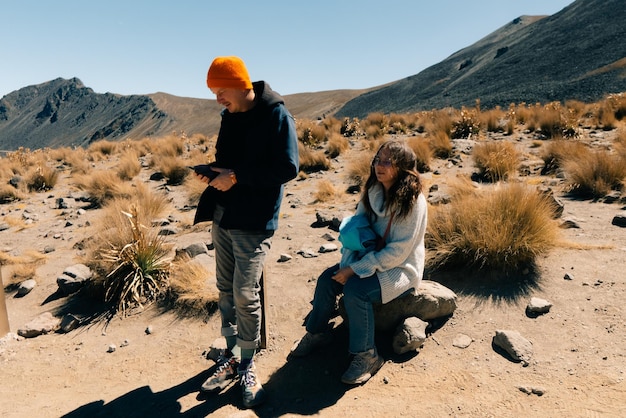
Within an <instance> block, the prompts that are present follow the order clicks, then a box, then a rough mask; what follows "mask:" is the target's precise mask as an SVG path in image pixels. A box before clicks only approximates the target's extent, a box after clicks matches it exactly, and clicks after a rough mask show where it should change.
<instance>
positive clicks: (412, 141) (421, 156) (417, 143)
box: [407, 136, 433, 173]
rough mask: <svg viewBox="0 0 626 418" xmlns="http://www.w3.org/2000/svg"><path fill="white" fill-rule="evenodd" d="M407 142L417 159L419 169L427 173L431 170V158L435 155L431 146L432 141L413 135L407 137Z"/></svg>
mask: <svg viewBox="0 0 626 418" xmlns="http://www.w3.org/2000/svg"><path fill="white" fill-rule="evenodd" d="M407 144H408V145H409V147H411V149H412V150H413V152H414V153H415V157H416V159H417V164H416V165H417V167H416V168H417V171H419V172H420V173H426V172H428V171H430V160H431V159H432V156H433V151H432V149H431V148H430V141H428V140H427V139H425V138H422V137H419V136H412V137H409V138H408V139H407Z"/></svg>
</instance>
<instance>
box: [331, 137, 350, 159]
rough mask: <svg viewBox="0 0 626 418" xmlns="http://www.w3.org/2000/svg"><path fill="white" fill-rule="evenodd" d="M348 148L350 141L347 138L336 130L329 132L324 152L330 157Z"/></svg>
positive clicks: (336, 155) (334, 156)
mask: <svg viewBox="0 0 626 418" xmlns="http://www.w3.org/2000/svg"><path fill="white" fill-rule="evenodd" d="M348 149H350V141H348V138H346V137H345V136H343V135H341V134H340V133H338V132H334V133H332V134H330V137H329V138H328V145H327V147H326V152H327V154H328V156H329V157H330V158H336V157H338V156H339V155H341V154H342V153H343V152H346V151H347V150H348Z"/></svg>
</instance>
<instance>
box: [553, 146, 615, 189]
mask: <svg viewBox="0 0 626 418" xmlns="http://www.w3.org/2000/svg"><path fill="white" fill-rule="evenodd" d="M563 169H564V171H565V173H566V179H567V184H568V188H569V192H570V193H571V194H573V195H576V196H580V197H583V198H597V197H603V196H605V195H606V194H608V193H609V192H610V191H612V190H622V188H623V187H624V179H626V160H625V159H624V158H623V156H622V155H619V154H617V153H611V152H610V151H606V150H595V151H589V152H586V153H580V154H578V155H577V156H576V157H575V158H570V159H568V160H567V161H565V162H564V164H563Z"/></svg>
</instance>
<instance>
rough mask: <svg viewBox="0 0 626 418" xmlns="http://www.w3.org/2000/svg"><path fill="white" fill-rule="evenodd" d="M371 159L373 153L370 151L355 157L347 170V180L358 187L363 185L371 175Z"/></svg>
mask: <svg viewBox="0 0 626 418" xmlns="http://www.w3.org/2000/svg"><path fill="white" fill-rule="evenodd" d="M373 158H374V152H373V151H371V150H368V151H365V152H362V153H361V154H359V155H358V156H355V157H354V158H353V159H352V160H351V161H350V164H349V165H348V168H347V176H348V179H349V180H350V181H352V182H353V183H355V184H356V185H358V186H361V185H364V184H365V182H366V181H367V179H368V177H369V175H370V173H371V170H372V159H373Z"/></svg>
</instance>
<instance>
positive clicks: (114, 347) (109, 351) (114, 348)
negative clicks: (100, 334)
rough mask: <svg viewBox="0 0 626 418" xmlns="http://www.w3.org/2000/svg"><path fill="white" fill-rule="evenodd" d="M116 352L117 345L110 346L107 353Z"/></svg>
mask: <svg viewBox="0 0 626 418" xmlns="http://www.w3.org/2000/svg"><path fill="white" fill-rule="evenodd" d="M115 350H117V347H116V346H115V344H109V348H107V353H113V352H115Z"/></svg>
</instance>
